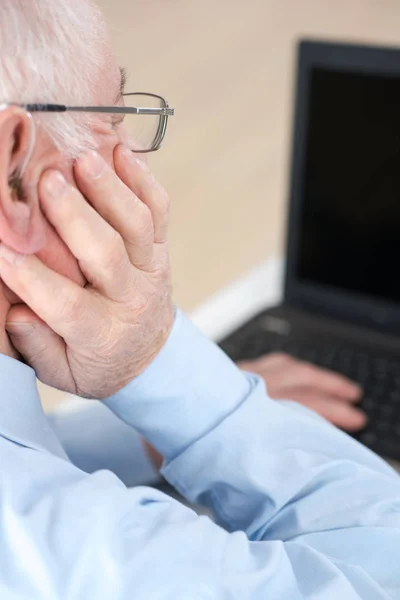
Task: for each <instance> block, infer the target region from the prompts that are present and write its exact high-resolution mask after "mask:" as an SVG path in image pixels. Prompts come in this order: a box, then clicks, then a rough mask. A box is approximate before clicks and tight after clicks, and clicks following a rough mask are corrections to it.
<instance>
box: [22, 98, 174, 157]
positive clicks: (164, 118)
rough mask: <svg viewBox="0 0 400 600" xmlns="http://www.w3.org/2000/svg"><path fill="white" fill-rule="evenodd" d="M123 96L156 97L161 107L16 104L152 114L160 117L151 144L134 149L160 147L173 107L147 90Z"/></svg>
mask: <svg viewBox="0 0 400 600" xmlns="http://www.w3.org/2000/svg"><path fill="white" fill-rule="evenodd" d="M125 96H150V97H152V98H158V99H159V100H160V101H161V104H162V106H161V108H146V107H139V106H66V105H64V104H18V106H20V107H21V108H25V110H27V111H28V112H31V113H32V112H60V113H61V112H91V113H109V114H114V115H115V114H122V115H153V116H157V115H158V116H159V117H160V124H159V126H158V130H157V133H156V136H155V138H154V142H153V145H152V147H151V149H150V150H134V151H133V152H135V153H138V154H145V153H148V152H155V151H156V150H159V149H160V148H161V144H162V142H163V139H164V137H165V132H166V130H167V123H168V117H171V116H173V115H174V114H175V109H174V108H170V107H169V105H168V102H167V101H166V100H165V98H163V97H162V96H158V95H157V94H149V93H147V92H133V93H130V94H123V97H125Z"/></svg>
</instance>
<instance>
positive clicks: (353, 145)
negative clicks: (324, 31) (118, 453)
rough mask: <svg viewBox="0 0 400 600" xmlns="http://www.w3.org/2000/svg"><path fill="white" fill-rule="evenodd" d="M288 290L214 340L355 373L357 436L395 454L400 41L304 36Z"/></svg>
mask: <svg viewBox="0 0 400 600" xmlns="http://www.w3.org/2000/svg"><path fill="white" fill-rule="evenodd" d="M286 259H287V262H286V273H285V289H284V299H283V302H282V304H281V305H280V306H276V307H274V308H272V309H270V310H267V311H265V312H263V313H262V314H259V315H257V316H256V317H255V318H253V319H252V320H251V321H249V322H248V323H246V324H245V325H244V326H242V327H241V328H240V329H239V330H238V331H236V332H234V333H233V334H232V335H230V336H229V337H228V338H227V339H225V340H223V341H222V343H221V344H220V345H221V347H222V348H223V349H224V350H225V352H226V353H227V354H228V355H229V356H231V357H232V358H233V359H234V360H241V359H251V358H256V357H258V356H260V355H262V354H264V353H268V352H274V351H284V352H286V353H288V354H291V355H293V356H295V357H297V358H300V359H303V360H307V361H310V362H312V363H314V364H316V365H318V366H321V367H324V368H328V369H331V370H334V371H337V372H339V373H342V374H343V375H345V376H347V377H349V378H350V379H352V380H354V381H356V382H359V383H360V384H361V386H362V388H363V390H364V397H363V399H362V401H361V408H362V409H363V410H365V412H366V413H367V415H368V417H369V420H368V425H367V427H366V428H365V429H364V430H363V431H361V432H359V433H357V434H355V437H356V438H357V439H358V440H359V441H360V442H362V443H363V444H365V445H366V446H368V447H369V448H371V449H372V450H374V451H375V452H377V453H379V454H381V455H382V456H384V457H387V458H391V459H397V460H399V459H400V49H392V48H379V47H367V46H358V45H349V44H337V43H334V44H332V43H325V42H319V41H310V40H308V41H302V42H300V44H299V46H298V64H297V87H296V95H295V115H294V133H293V150H292V166H291V176H290V202H289V215H288V221H287V247H286Z"/></svg>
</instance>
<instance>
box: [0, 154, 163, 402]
mask: <svg viewBox="0 0 400 600" xmlns="http://www.w3.org/2000/svg"><path fill="white" fill-rule="evenodd" d="M96 156H97V155H93V154H91V153H89V154H87V155H85V156H83V157H82V158H81V159H80V160H79V161H78V162H77V164H76V166H75V178H76V181H77V184H78V187H79V191H78V189H76V188H75V187H73V186H70V185H67V186H66V187H65V189H64V190H63V189H61V188H62V186H61V188H60V189H59V190H58V191H57V190H56V189H55V187H54V177H55V178H56V180H57V177H60V175H59V174H57V173H56V172H54V171H49V172H47V173H45V174H44V176H43V178H42V180H41V183H40V187H39V194H40V200H41V207H42V210H43V211H44V212H45V214H46V217H47V218H48V220H49V221H50V222H51V223H52V225H53V226H54V227H55V229H56V230H57V232H58V233H59V235H60V237H61V238H62V239H63V240H64V242H65V243H66V244H67V246H68V247H69V249H70V250H71V252H72V254H73V255H74V256H75V257H76V258H77V259H78V261H79V264H80V268H81V270H82V272H83V273H84V275H85V277H86V279H87V280H88V282H89V283H88V285H87V286H86V287H85V288H82V287H79V286H78V285H76V284H74V283H73V282H72V281H71V280H70V279H68V278H66V277H63V276H62V275H60V274H58V273H56V272H55V271H53V270H51V269H49V268H48V267H46V266H45V265H44V264H43V263H42V262H41V261H40V260H39V259H38V258H37V257H36V256H25V257H22V256H21V255H15V254H14V253H12V254H11V255H10V254H9V251H8V249H7V248H5V247H4V246H3V247H2V248H1V249H0V255H3V257H2V258H0V276H1V278H2V279H3V281H4V282H5V283H6V285H7V286H8V287H9V288H10V289H11V290H12V291H13V292H15V293H16V294H17V295H18V296H19V298H21V300H22V302H24V303H25V305H16V306H14V307H12V308H11V310H10V312H9V314H8V318H7V321H8V324H7V325H6V327H7V331H8V332H9V335H10V337H11V341H12V343H13V345H14V347H15V348H16V349H17V350H18V352H20V354H21V355H22V356H23V357H24V358H25V360H26V361H27V363H28V364H29V365H31V366H32V367H33V368H34V370H35V371H36V373H37V376H38V378H39V379H40V380H41V381H42V382H44V383H46V384H49V385H51V386H53V387H56V388H58V389H61V390H64V391H68V392H71V393H73V394H77V395H79V396H82V397H86V398H105V397H107V396H110V395H112V394H114V393H116V392H117V391H118V390H120V389H122V388H123V387H124V386H125V385H126V384H127V383H129V381H131V380H132V379H133V378H134V377H136V376H137V375H139V374H140V373H141V372H143V371H144V370H145V369H146V367H147V366H148V365H149V363H150V362H151V361H152V360H153V358H154V357H155V356H156V355H157V354H158V352H159V351H160V349H161V348H162V346H163V345H164V343H165V341H166V339H167V337H168V335H169V332H170V330H171V328H172V324H173V320H174V309H173V305H172V300H171V286H170V269H169V257H168V248H167V226H168V198H167V196H166V194H165V192H164V191H163V190H162V189H161V188H160V186H159V185H158V184H157V183H156V182H155V181H154V179H153V177H152V175H151V174H150V172H149V169H148V167H147V166H146V164H145V163H143V162H142V161H141V160H138V159H137V158H136V157H135V156H134V155H133V154H132V153H131V152H130V151H127V149H125V148H124V147H122V146H119V147H117V148H116V150H115V156H114V163H115V169H116V173H115V172H114V171H113V169H111V167H109V166H108V165H107V164H106V163H105V161H103V159H101V158H100V157H97V160H100V164H99V169H100V171H99V174H98V176H97V177H94V176H93V172H91V171H90V165H92V167H93V159H96ZM52 183H53V185H52ZM3 253H4V254H3ZM7 256H8V260H7ZM10 260H11V263H10V262H9V261H10ZM21 323H25V324H27V323H29V324H30V325H25V326H21ZM18 324H19V325H18ZM32 326H33V327H32Z"/></svg>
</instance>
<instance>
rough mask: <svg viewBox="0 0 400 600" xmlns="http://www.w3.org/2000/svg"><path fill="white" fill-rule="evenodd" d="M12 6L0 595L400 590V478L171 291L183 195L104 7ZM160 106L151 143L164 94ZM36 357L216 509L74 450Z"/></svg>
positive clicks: (336, 594) (70, 1) (1, 131)
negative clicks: (187, 310)
mask: <svg viewBox="0 0 400 600" xmlns="http://www.w3.org/2000/svg"><path fill="white" fill-rule="evenodd" d="M0 18H1V21H0V22H1V60H0V69H1V77H0V87H1V97H2V102H3V104H2V106H1V111H0V136H1V140H2V144H1V150H0V151H1V160H0V165H1V170H0V239H1V241H2V243H1V246H0V255H1V257H0V277H1V280H2V282H3V289H2V292H1V304H0V314H1V323H2V327H1V330H0V351H1V352H2V356H1V357H0V376H1V382H2V397H1V404H2V408H1V412H0V456H1V457H2V470H1V499H2V502H1V509H2V510H1V546H0V553H1V554H0V556H1V561H0V586H1V598H4V599H8V598H29V599H34V598H38V599H39V598H40V599H41V600H42V599H43V598H49V599H50V598H67V599H70V598H71V599H72V598H73V599H81V598H82V599H83V598H84V599H86V598H96V599H100V598H107V599H108V598H113V599H128V598H135V599H141V598H143V599H146V600H147V599H149V598H168V599H174V600H175V599H183V598H188V599H189V598H190V599H197V598H199V599H200V598H210V599H211V598H213V599H214V598H221V599H222V598H240V599H246V598H248V599H257V598H270V599H275V598H276V599H279V600H286V599H288V600H295V599H297V598H298V599H300V598H313V599H314V600H315V599H318V598H323V599H324V600H325V599H328V598H332V599H334V600H337V599H338V598H346V599H355V598H360V599H363V600H369V599H371V600H372V599H374V600H375V599H378V598H379V599H381V598H382V599H383V598H390V597H392V598H399V597H400V569H399V568H398V552H399V547H400V508H399V507H400V480H399V478H398V476H397V475H396V474H395V473H394V471H392V470H391V469H390V468H389V467H388V466H387V465H386V464H385V463H384V462H383V461H381V460H380V459H379V458H378V457H377V456H375V455H373V454H372V453H371V452H369V451H367V450H366V449H365V448H363V447H362V446H360V445H358V444H357V443H356V442H355V441H353V440H352V439H350V438H349V437H347V436H346V435H345V434H344V433H341V432H340V431H339V430H337V429H335V428H334V427H332V426H331V425H329V424H328V423H327V422H326V421H324V420H322V419H321V418H320V417H318V416H316V415H315V413H311V412H309V411H308V410H307V409H305V408H303V407H301V406H299V405H298V404H293V403H277V402H274V401H272V400H271V399H269V398H268V396H267V394H266V391H265V387H264V384H263V381H262V379H261V378H259V377H258V376H255V375H251V374H248V373H245V372H242V371H241V370H239V369H238V368H237V367H236V366H235V365H234V364H233V363H232V362H231V361H230V360H229V359H228V358H227V357H226V356H225V355H224V354H223V353H222V352H221V351H220V350H219V349H218V348H217V347H216V346H214V345H213V344H212V343H211V342H209V341H208V340H206V339H204V338H203V337H202V335H201V334H200V333H199V332H197V331H196V329H195V328H194V327H193V326H192V325H191V324H190V323H189V322H188V320H187V319H186V318H185V316H184V315H183V314H182V313H181V312H180V311H179V310H174V307H173V303H172V300H171V290H170V276H169V261H168V247H167V225H168V218H167V214H168V199H167V196H166V194H165V192H163V190H162V189H161V188H160V186H159V185H158V184H157V183H156V182H155V181H154V179H153V178H152V176H151V174H150V172H149V170H148V168H147V166H146V163H145V162H144V161H143V160H141V159H140V158H138V155H136V154H133V153H132V151H131V150H132V149H135V150H143V149H145V148H144V146H143V145H140V147H138V146H137V140H136V139H135V140H131V139H130V138H129V136H128V133H127V129H126V125H125V124H124V122H123V117H124V114H125V113H127V112H128V113H129V111H127V110H126V109H124V108H123V97H122V93H121V91H122V90H121V83H122V82H121V73H120V71H119V69H118V68H117V65H116V63H115V59H114V57H113V54H112V51H111V47H110V44H109V40H108V37H107V33H106V30H105V27H104V24H103V22H102V20H101V16H100V15H99V13H98V11H97V10H96V8H95V7H94V6H92V5H91V4H90V3H89V2H87V1H86V0H57V2H54V1H51V0H35V1H33V0H1V2H0ZM127 100H129V99H127ZM29 103H30V104H29ZM43 103H46V104H43ZM66 106H69V110H66ZM99 107H103V108H102V109H101V108H100V109H99ZM119 107H121V108H120V110H118V108H119ZM141 108H146V107H143V106H141ZM150 108H153V109H154V106H153V107H152V106H150V102H149V106H148V107H147V112H148V111H149V109H150ZM148 114H157V115H159V117H160V119H161V121H160V124H161V125H160V126H159V127H158V129H157V135H156V136H153V138H152V139H151V142H150V143H149V144H148V146H149V147H147V146H146V148H147V149H153V148H154V147H155V146H156V145H157V143H158V142H159V141H160V138H161V137H162V134H163V133H164V127H163V126H162V125H163V121H162V118H163V117H165V116H166V115H167V114H168V111H167V107H166V106H165V104H163V103H162V102H161V104H160V105H159V106H158V109H156V111H155V112H154V110H153V112H152V111H150V112H148ZM140 118H145V117H144V116H143V117H141V116H140V114H138V115H137V119H140ZM35 132H36V133H35ZM94 150H96V151H94ZM75 159H77V160H75ZM24 362H25V364H24ZM28 365H29V366H28ZM35 373H36V374H37V375H38V377H39V378H40V379H41V380H42V381H44V382H46V383H48V384H50V385H53V386H54V387H58V388H59V389H63V390H66V391H69V392H73V393H75V394H78V395H80V396H83V397H86V398H97V399H102V400H103V402H104V404H105V405H106V406H107V407H108V408H109V409H111V411H113V412H114V413H115V415H116V416H117V417H118V418H119V419H121V420H123V421H124V422H125V424H126V427H131V428H135V429H136V430H137V431H139V432H140V433H141V434H142V435H143V436H144V438H145V439H146V440H147V441H148V442H149V443H150V444H151V445H152V446H153V447H154V448H155V449H156V451H157V452H158V453H159V454H160V455H162V456H163V457H164V465H163V474H164V476H165V477H166V478H167V479H168V480H169V481H170V482H171V483H172V485H174V486H175V488H176V489H177V490H178V491H179V492H180V493H181V494H182V495H183V496H185V497H186V498H187V499H188V500H189V501H191V502H195V503H198V504H203V505H205V506H206V507H208V508H209V509H210V510H211V511H212V512H213V513H214V516H215V519H216V523H214V522H212V521H211V520H209V519H208V518H206V517H199V516H197V515H196V514H195V513H194V512H193V511H191V510H190V509H189V508H186V507H185V506H183V505H181V504H179V503H178V502H176V501H174V500H172V499H171V498H168V497H166V496H165V495H163V494H161V493H160V492H158V491H155V490H152V489H150V488H145V487H140V488H135V489H130V490H128V489H127V488H126V487H125V486H124V485H123V483H122V482H121V481H120V480H119V479H118V478H117V477H116V476H115V475H113V474H111V473H110V472H108V471H100V472H99V471H98V472H96V473H94V474H92V475H89V474H87V473H86V472H84V471H83V470H80V469H79V468H78V467H77V466H76V465H73V464H72V462H71V461H70V460H69V459H68V458H67V455H66V453H65V451H64V449H63V448H62V446H61V444H60V442H59V441H58V439H57V437H56V436H55V434H54V433H53V430H52V429H51V427H50V425H49V423H48V421H47V419H46V418H45V416H44V414H43V413H42V411H41V407H40V400H39V397H38V393H37V389H36V383H35V382H36V379H35ZM83 433H84V432H83Z"/></svg>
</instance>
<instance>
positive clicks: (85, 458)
mask: <svg viewBox="0 0 400 600" xmlns="http://www.w3.org/2000/svg"><path fill="white" fill-rule="evenodd" d="M47 418H48V420H49V422H50V425H51V426H52V428H53V430H54V433H55V434H56V436H57V438H58V440H59V441H60V443H61V445H62V447H63V448H64V450H65V452H66V453H67V455H68V457H69V459H70V460H71V462H72V463H73V464H74V465H75V466H77V467H78V468H79V469H81V470H82V471H85V472H86V473H95V472H96V471H100V470H108V471H112V472H113V473H114V474H115V475H117V477H118V478H119V479H120V480H121V481H123V483H124V484H125V485H126V486H128V487H133V486H135V485H150V484H155V483H158V482H160V481H161V476H160V474H159V472H158V471H157V469H156V468H155V466H154V465H153V463H152V461H151V459H150V457H149V455H148V453H147V451H146V448H145V445H144V440H143V438H142V437H141V436H140V435H139V434H138V433H137V432H136V431H135V429H133V427H130V426H128V425H127V424H126V423H124V422H123V421H121V419H118V418H117V417H116V416H115V415H114V414H113V413H112V412H111V411H110V410H109V409H108V408H107V407H106V406H104V405H103V404H101V403H100V402H93V401H86V402H85V401H83V400H82V404H81V406H79V407H78V406H76V407H74V408H73V409H68V410H65V409H64V408H62V409H58V410H56V411H54V412H51V413H49V414H48V415H47Z"/></svg>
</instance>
